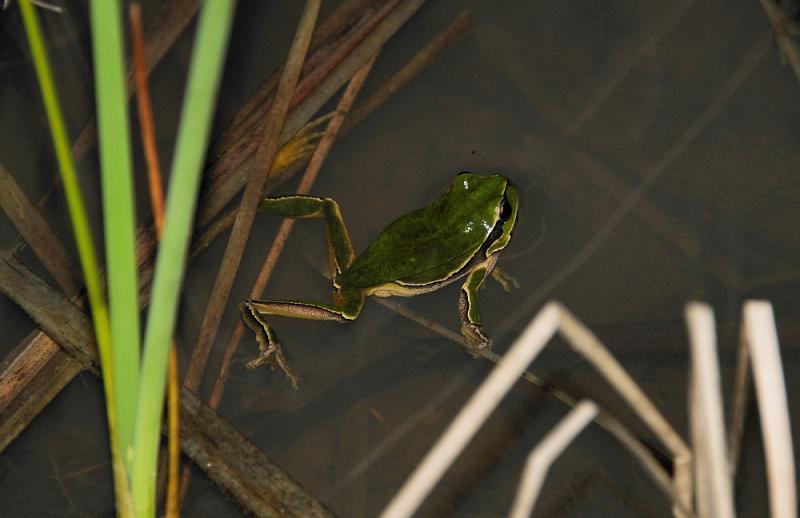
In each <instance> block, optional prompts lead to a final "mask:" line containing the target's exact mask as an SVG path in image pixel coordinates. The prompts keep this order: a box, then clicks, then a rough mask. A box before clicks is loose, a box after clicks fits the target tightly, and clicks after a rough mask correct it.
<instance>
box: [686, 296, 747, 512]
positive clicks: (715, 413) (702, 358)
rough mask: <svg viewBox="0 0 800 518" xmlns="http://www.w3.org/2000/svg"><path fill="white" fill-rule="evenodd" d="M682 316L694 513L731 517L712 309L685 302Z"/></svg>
mask: <svg viewBox="0 0 800 518" xmlns="http://www.w3.org/2000/svg"><path fill="white" fill-rule="evenodd" d="M685 316H686V324H687V326H688V331H689V343H690V345H691V353H692V367H691V370H692V374H691V377H690V379H689V413H690V417H691V420H690V421H691V427H690V429H691V434H692V446H693V448H694V466H695V480H696V484H697V513H698V514H699V515H700V516H713V517H716V518H733V516H734V515H735V513H734V510H733V488H732V481H731V474H730V469H729V465H728V460H729V457H728V454H727V448H726V446H725V422H724V418H723V415H722V395H721V391H720V381H719V365H718V364H717V337H716V332H715V327H714V312H713V311H712V310H711V308H710V307H709V306H708V305H707V304H700V303H696V302H695V303H690V304H687V305H686V310H685Z"/></svg>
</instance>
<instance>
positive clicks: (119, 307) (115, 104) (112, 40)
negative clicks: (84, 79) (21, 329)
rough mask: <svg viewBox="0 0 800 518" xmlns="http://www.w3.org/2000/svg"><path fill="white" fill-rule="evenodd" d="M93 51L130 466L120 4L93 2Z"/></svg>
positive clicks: (130, 196)
mask: <svg viewBox="0 0 800 518" xmlns="http://www.w3.org/2000/svg"><path fill="white" fill-rule="evenodd" d="M91 21H92V23H91V26H92V51H93V56H94V78H95V97H96V105H97V126H98V139H99V147H100V170H101V173H102V174H101V177H102V186H103V224H104V228H105V243H106V267H107V272H108V302H109V309H110V312H111V340H112V343H113V344H114V356H113V362H112V368H113V369H114V379H115V390H116V402H117V430H118V433H119V444H120V450H121V451H122V453H123V456H124V457H125V460H126V465H127V466H128V468H130V463H131V455H132V450H133V429H134V421H135V419H136V397H137V395H138V392H139V347H140V343H141V342H140V335H139V304H138V290H137V283H136V252H135V236H134V233H135V226H136V217H135V209H134V201H135V194H134V190H133V174H132V170H131V144H130V133H129V131H130V130H129V128H130V126H129V123H128V97H127V95H126V85H125V61H124V57H123V56H124V33H123V30H122V12H121V9H120V3H119V0H92V3H91Z"/></svg>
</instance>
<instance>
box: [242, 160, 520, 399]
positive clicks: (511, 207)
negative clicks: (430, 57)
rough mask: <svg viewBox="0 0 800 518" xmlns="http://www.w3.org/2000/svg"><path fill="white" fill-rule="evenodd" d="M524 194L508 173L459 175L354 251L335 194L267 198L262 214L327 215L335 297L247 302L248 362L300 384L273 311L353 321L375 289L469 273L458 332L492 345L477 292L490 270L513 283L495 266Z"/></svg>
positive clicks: (478, 344)
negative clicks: (254, 343) (253, 353)
mask: <svg viewBox="0 0 800 518" xmlns="http://www.w3.org/2000/svg"><path fill="white" fill-rule="evenodd" d="M518 208H519V194H518V192H517V189H516V188H515V187H514V185H513V184H512V183H511V182H510V181H509V180H508V179H507V178H506V177H504V176H502V175H499V174H494V175H490V176H480V175H476V174H471V173H467V172H464V173H460V174H459V175H457V176H456V178H455V179H454V180H453V181H452V183H451V184H450V187H449V189H448V190H447V191H446V192H445V193H444V194H442V195H441V196H440V197H439V198H438V199H437V200H435V201H434V202H433V203H431V204H430V205H428V206H427V207H423V208H421V209H419V210H416V211H414V212H411V213H409V214H406V215H404V216H401V217H400V218H398V219H396V220H395V221H394V222H392V223H391V224H390V225H389V226H388V227H386V228H385V229H384V230H383V231H382V232H381V233H380V234H379V235H378V237H377V238H375V240H374V241H373V242H372V244H370V245H369V246H368V247H367V248H366V250H364V252H363V253H362V254H361V255H359V256H356V255H355V254H354V253H353V246H352V244H351V243H350V236H349V235H348V232H347V229H346V228H345V225H344V221H343V220H342V215H341V212H340V211H339V206H338V205H337V203H336V202H335V201H334V200H332V199H330V198H318V197H315V196H305V195H293V196H278V197H267V198H265V199H264V201H263V203H262V204H261V209H262V210H264V211H265V212H269V213H271V214H275V215H277V216H282V217H284V218H299V219H302V218H323V219H324V220H325V224H326V228H327V236H328V251H329V258H330V260H329V263H330V271H331V278H332V279H333V287H334V291H333V303H332V304H324V303H316V302H301V301H292V300H245V301H244V302H242V304H241V306H240V310H241V313H242V318H243V320H244V322H245V323H246V324H247V325H248V326H249V327H250V328H251V329H252V330H253V331H254V332H255V334H256V339H257V340H258V343H259V349H260V354H259V356H258V357H257V358H256V359H254V360H252V361H251V362H250V363H249V364H248V367H250V368H255V367H256V366H258V365H260V364H262V363H267V362H269V363H271V364H272V365H273V366H277V367H280V368H281V369H282V370H283V371H284V372H285V373H286V375H287V376H288V377H289V378H290V379H291V381H292V383H293V384H294V385H295V386H296V385H297V377H296V376H295V374H294V373H293V371H292V370H291V368H290V367H289V365H288V364H287V362H286V359H285V357H284V355H283V351H282V350H281V346H280V344H279V342H278V340H277V338H276V336H275V333H274V332H273V330H272V327H271V326H270V325H269V324H268V323H267V321H266V318H267V317H268V316H270V315H278V316H283V317H295V318H306V319H312V320H333V321H337V322H349V321H351V320H355V319H356V318H357V317H358V315H359V313H360V312H361V308H362V307H363V305H364V299H365V298H366V297H368V296H370V295H374V296H377V297H392V296H400V297H409V296H413V295H418V294H421V293H428V292H431V291H434V290H437V289H439V288H441V287H442V286H446V285H447V284H450V283H451V282H453V281H455V280H457V279H459V278H462V277H465V278H466V279H465V281H464V284H463V286H462V287H461V295H460V297H459V303H458V312H459V316H460V319H461V334H462V335H463V336H464V338H465V339H466V343H467V347H468V350H469V351H470V352H471V353H472V354H473V355H475V354H477V353H478V352H479V351H480V350H482V349H489V348H491V340H490V339H489V338H488V337H487V336H486V335H485V334H484V333H483V331H482V328H481V316H480V313H479V310H478V290H479V289H480V288H481V286H482V285H483V282H484V280H485V279H486V277H487V276H489V275H491V276H492V277H493V278H494V279H495V280H496V281H498V282H499V283H500V284H501V285H502V286H503V288H505V289H506V290H509V289H510V287H511V286H512V285H516V281H514V280H513V279H511V278H510V277H508V276H507V275H505V274H504V273H502V272H501V271H500V270H499V269H498V268H496V267H495V263H496V262H497V258H498V256H499V255H500V252H501V251H502V250H503V249H504V248H506V246H507V245H508V243H509V241H510V239H511V234H512V232H513V230H514V226H515V224H516V222H517V210H518Z"/></svg>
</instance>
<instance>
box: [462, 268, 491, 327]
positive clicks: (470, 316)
mask: <svg viewBox="0 0 800 518" xmlns="http://www.w3.org/2000/svg"><path fill="white" fill-rule="evenodd" d="M486 274H487V268H486V267H485V266H479V267H478V268H475V269H474V270H472V271H471V272H469V274H467V279H466V280H465V281H464V285H463V286H462V287H461V296H460V298H459V300H458V312H459V316H460V317H461V321H462V322H463V323H467V322H469V323H471V324H475V325H481V314H480V310H479V308H478V290H479V289H480V288H481V286H482V285H483V281H484V280H485V279H486Z"/></svg>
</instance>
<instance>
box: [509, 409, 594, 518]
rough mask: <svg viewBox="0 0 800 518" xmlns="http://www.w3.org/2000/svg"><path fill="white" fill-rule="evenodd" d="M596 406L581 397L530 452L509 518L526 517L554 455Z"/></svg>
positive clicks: (569, 440)
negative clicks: (581, 399)
mask: <svg viewBox="0 0 800 518" xmlns="http://www.w3.org/2000/svg"><path fill="white" fill-rule="evenodd" d="M597 411H598V410H597V405H596V404H594V403H593V402H591V401H588V400H583V401H581V402H580V403H578V405H577V406H576V407H575V408H573V409H572V411H570V413H569V414H567V417H565V418H564V419H562V420H561V422H560V423H558V425H557V426H556V427H555V428H553V429H552V430H550V433H548V434H547V436H545V438H544V439H542V441H541V442H540V443H539V444H538V445H537V446H536V448H534V449H533V451H531V453H530V454H529V455H528V461H527V462H526V463H525V471H523V473H522V480H520V483H519V487H518V488H517V496H516V497H515V499H514V505H513V507H512V508H511V514H510V515H509V516H510V517H511V518H527V517H528V516H530V514H531V511H533V506H534V504H536V499H537V498H538V497H539V492H540V491H541V490H542V485H543V484H544V478H545V477H546V476H547V472H548V471H549V470H550V466H551V465H552V464H553V462H555V460H556V458H557V457H558V456H559V455H561V453H562V452H563V451H564V450H565V449H566V447H567V446H569V444H570V443H571V442H572V441H574V440H575V438H576V437H577V436H578V434H579V433H581V432H582V431H583V429H584V428H586V426H587V425H588V424H589V423H591V422H592V419H594V418H595V417H596V416H597Z"/></svg>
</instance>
